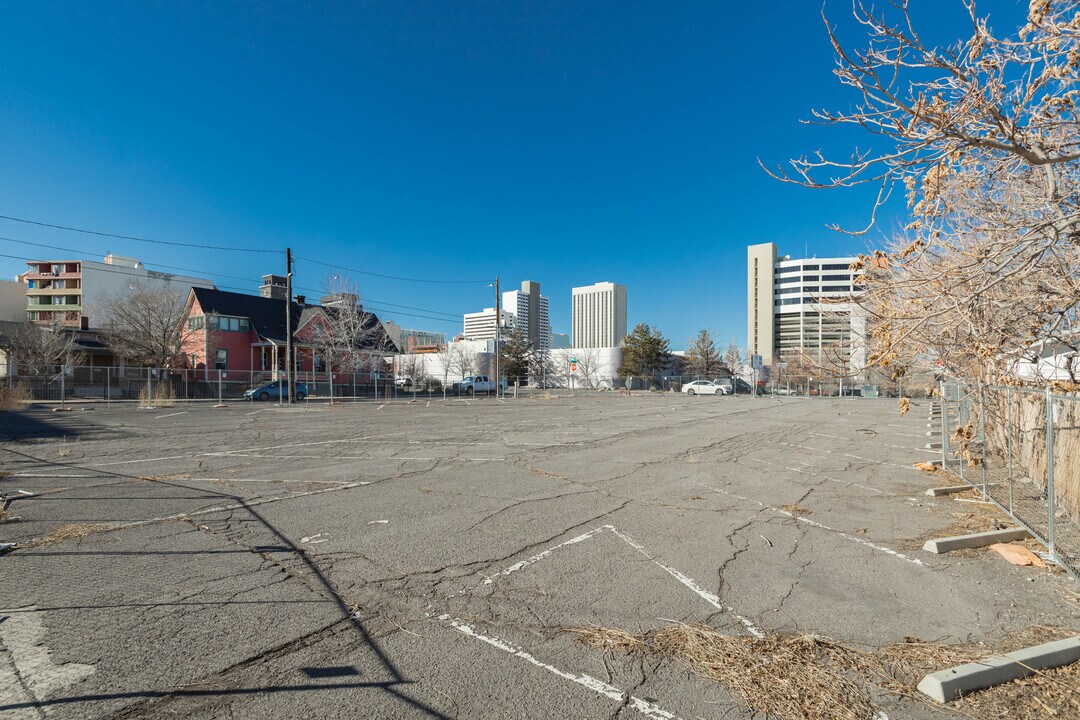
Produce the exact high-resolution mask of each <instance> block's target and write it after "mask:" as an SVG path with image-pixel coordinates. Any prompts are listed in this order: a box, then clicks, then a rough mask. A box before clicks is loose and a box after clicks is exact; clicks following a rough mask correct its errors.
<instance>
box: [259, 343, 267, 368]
mask: <svg viewBox="0 0 1080 720" xmlns="http://www.w3.org/2000/svg"><path fill="white" fill-rule="evenodd" d="M259 369H260V370H269V369H270V349H269V348H259Z"/></svg>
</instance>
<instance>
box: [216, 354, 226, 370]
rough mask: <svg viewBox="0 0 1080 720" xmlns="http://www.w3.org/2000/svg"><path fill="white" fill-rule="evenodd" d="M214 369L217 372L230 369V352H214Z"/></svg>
mask: <svg viewBox="0 0 1080 720" xmlns="http://www.w3.org/2000/svg"><path fill="white" fill-rule="evenodd" d="M214 369H215V370H228V369H229V351H228V350H215V351H214Z"/></svg>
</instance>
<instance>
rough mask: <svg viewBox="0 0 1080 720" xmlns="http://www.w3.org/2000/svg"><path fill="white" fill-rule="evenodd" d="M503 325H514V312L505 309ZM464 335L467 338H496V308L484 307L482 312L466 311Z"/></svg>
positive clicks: (502, 314) (507, 326) (505, 326)
mask: <svg viewBox="0 0 1080 720" xmlns="http://www.w3.org/2000/svg"><path fill="white" fill-rule="evenodd" d="M500 315H501V316H502V323H501V324H502V327H503V330H504V331H505V329H506V328H510V327H513V323H514V314H513V313H511V312H507V311H506V310H503V311H502V312H501V313H500ZM463 330H464V331H463V332H462V336H463V337H464V338H465V339H466V340H494V339H495V308H484V309H483V310H481V311H480V312H474V313H465V327H464V329H463Z"/></svg>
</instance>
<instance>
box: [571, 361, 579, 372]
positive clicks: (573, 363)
mask: <svg viewBox="0 0 1080 720" xmlns="http://www.w3.org/2000/svg"><path fill="white" fill-rule="evenodd" d="M570 372H575V373H576V372H577V363H576V362H572V363H570Z"/></svg>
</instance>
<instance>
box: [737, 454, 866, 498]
mask: <svg viewBox="0 0 1080 720" xmlns="http://www.w3.org/2000/svg"><path fill="white" fill-rule="evenodd" d="M750 459H751V460H753V461H754V462H759V463H765V464H766V465H772V466H773V467H782V468H784V469H785V470H790V471H791V472H795V473H799V474H800V475H811V476H813V477H816V478H821V479H822V480H828V481H830V482H834V483H839V484H841V485H848V486H850V487H857V488H862V489H863V490H869V491H870V492H875V493H877V494H879V495H884V493H883V492H882V491H881V490H879V489H877V488H876V487H870V486H869V485H863V484H862V483H857V482H849V481H847V480H838V479H836V478H831V477H829V476H828V475H822V474H821V473H816V472H810V471H809V470H801V469H799V468H794V467H788V466H786V465H781V464H780V463H774V462H772V461H770V460H762V459H761V458H750Z"/></svg>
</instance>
